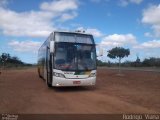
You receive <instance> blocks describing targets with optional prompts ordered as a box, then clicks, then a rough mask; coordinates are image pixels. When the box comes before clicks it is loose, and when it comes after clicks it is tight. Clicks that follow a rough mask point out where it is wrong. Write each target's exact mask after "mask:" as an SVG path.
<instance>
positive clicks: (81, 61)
mask: <svg viewBox="0 0 160 120" xmlns="http://www.w3.org/2000/svg"><path fill="white" fill-rule="evenodd" d="M54 68H55V69H59V70H67V71H76V70H81V71H85V70H94V69H96V49H95V45H94V44H84V43H70V42H57V43H56V44H55V57H54Z"/></svg>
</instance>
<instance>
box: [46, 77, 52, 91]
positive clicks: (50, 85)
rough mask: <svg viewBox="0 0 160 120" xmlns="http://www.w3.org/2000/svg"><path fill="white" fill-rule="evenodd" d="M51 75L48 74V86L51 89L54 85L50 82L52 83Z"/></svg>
mask: <svg viewBox="0 0 160 120" xmlns="http://www.w3.org/2000/svg"><path fill="white" fill-rule="evenodd" d="M50 79H51V78H50V75H49V74H48V75H47V86H48V87H49V88H51V87H52V84H51V83H50V82H49V81H50Z"/></svg>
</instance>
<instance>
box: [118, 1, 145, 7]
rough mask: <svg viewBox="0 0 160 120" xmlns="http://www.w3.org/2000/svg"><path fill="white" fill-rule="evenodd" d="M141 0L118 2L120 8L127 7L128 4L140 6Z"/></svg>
mask: <svg viewBox="0 0 160 120" xmlns="http://www.w3.org/2000/svg"><path fill="white" fill-rule="evenodd" d="M142 1H143V0H120V3H119V5H120V6H127V5H129V4H131V3H132V4H140V3H141V2H142Z"/></svg>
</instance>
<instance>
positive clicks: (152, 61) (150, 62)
mask: <svg viewBox="0 0 160 120" xmlns="http://www.w3.org/2000/svg"><path fill="white" fill-rule="evenodd" d="M129 55H130V50H129V49H125V48H123V47H115V48H112V49H111V50H108V54H107V56H108V57H109V58H111V59H117V61H118V62H117V63H113V62H110V61H108V62H102V61H101V60H98V59H97V65H98V66H108V67H117V66H118V67H120V66H123V67H160V58H156V57H150V58H145V59H144V60H143V61H141V60H140V58H139V56H137V59H136V60H135V61H125V62H123V63H121V60H122V59H123V58H124V57H128V56H129Z"/></svg>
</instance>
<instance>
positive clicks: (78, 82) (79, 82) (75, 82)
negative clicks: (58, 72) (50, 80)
mask: <svg viewBox="0 0 160 120" xmlns="http://www.w3.org/2000/svg"><path fill="white" fill-rule="evenodd" d="M73 84H81V81H73Z"/></svg>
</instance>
